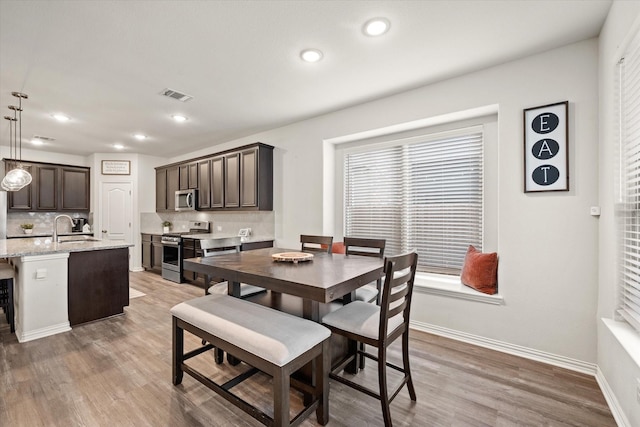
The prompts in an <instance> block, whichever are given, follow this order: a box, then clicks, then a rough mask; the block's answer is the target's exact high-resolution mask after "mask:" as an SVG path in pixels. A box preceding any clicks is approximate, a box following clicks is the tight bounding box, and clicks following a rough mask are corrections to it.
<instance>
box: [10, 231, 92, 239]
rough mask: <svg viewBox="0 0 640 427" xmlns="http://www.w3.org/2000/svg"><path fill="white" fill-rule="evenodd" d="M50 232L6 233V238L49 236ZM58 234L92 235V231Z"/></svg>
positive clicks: (60, 234)
mask: <svg viewBox="0 0 640 427" xmlns="http://www.w3.org/2000/svg"><path fill="white" fill-rule="evenodd" d="M51 236H53V234H52V233H31V234H25V233H20V234H7V239H32V238H34V237H51ZM58 236H93V231H91V232H89V233H83V232H76V233H58Z"/></svg>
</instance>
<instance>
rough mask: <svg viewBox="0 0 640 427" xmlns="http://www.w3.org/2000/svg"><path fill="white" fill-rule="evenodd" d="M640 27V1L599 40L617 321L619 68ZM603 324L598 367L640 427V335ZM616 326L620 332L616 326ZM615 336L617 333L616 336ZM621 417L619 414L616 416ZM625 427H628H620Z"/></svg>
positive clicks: (617, 5) (609, 292) (606, 295)
mask: <svg viewBox="0 0 640 427" xmlns="http://www.w3.org/2000/svg"><path fill="white" fill-rule="evenodd" d="M639 27H640V2H626V1H625V2H622V1H616V2H614V3H613V5H612V7H611V10H610V12H609V16H608V18H607V21H606V23H605V25H604V27H603V29H602V32H601V34H600V38H599V48H600V64H599V67H600V68H599V70H600V117H599V122H600V151H599V154H600V156H599V157H600V163H599V167H600V181H599V187H600V202H599V203H600V206H601V210H602V216H601V217H600V230H599V231H600V239H599V249H600V262H599V276H598V280H599V296H598V312H597V317H598V318H599V319H600V318H602V319H613V318H614V310H615V307H616V258H615V257H616V240H615V236H616V224H615V218H614V203H615V197H614V196H615V194H614V191H613V190H614V188H615V187H614V186H615V175H614V173H615V170H614V165H615V161H616V157H615V156H616V155H615V147H616V142H617V138H616V136H615V135H616V126H615V120H616V113H615V112H616V104H615V103H616V101H615V99H616V95H615V94H616V87H615V83H614V82H615V73H616V71H617V70H616V63H617V62H618V60H619V58H620V57H621V54H622V49H623V48H624V46H625V44H626V43H627V41H628V38H629V37H630V36H631V35H632V33H634V32H635V31H636V30H637V29H638V28H639ZM615 323H616V322H612V321H611V322H607V325H608V326H607V325H605V323H604V322H602V321H600V322H599V323H598V347H597V348H598V367H599V369H600V370H601V372H602V375H603V376H604V381H605V382H606V384H605V386H606V387H608V388H610V392H611V393H612V394H613V396H615V401H616V402H615V403H617V407H615V406H614V409H617V410H618V411H619V412H621V413H622V415H621V416H622V417H624V418H626V425H629V426H638V425H640V403H639V402H637V398H636V387H638V386H637V385H636V384H637V383H636V381H637V379H640V350H636V351H635V355H634V357H635V360H634V359H633V357H632V351H633V350H631V351H630V350H628V349H627V350H626V349H625V348H624V347H623V344H624V345H627V346H632V345H635V346H636V348H637V349H640V335H639V334H637V333H635V332H629V331H627V332H628V333H627V337H626V338H623V339H620V332H624V329H625V326H624V325H623V324H619V323H618V324H617V325H616V324H615ZM611 326H614V327H611ZM614 331H615V332H616V334H614ZM614 412H615V411H614ZM619 424H620V425H623V424H622V423H620V421H619Z"/></svg>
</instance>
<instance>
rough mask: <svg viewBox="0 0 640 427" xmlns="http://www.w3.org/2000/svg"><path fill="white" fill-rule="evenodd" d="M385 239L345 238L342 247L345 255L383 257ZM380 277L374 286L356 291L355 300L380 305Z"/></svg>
mask: <svg viewBox="0 0 640 427" xmlns="http://www.w3.org/2000/svg"><path fill="white" fill-rule="evenodd" d="M386 242H387V241H386V240H385V239H367V238H360V237H345V238H344V247H345V254H346V255H360V256H369V257H377V258H382V257H384V248H385V245H386ZM381 287H382V277H381V278H379V279H378V280H376V286H375V287H373V286H371V285H365V286H362V287H361V288H358V289H356V294H355V300H356V301H364V302H374V301H375V302H376V304H378V305H379V304H380V289H381Z"/></svg>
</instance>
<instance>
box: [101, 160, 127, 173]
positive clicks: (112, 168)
mask: <svg viewBox="0 0 640 427" xmlns="http://www.w3.org/2000/svg"><path fill="white" fill-rule="evenodd" d="M102 175H131V161H130V160H103V161H102Z"/></svg>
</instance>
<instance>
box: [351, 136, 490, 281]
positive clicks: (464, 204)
mask: <svg viewBox="0 0 640 427" xmlns="http://www.w3.org/2000/svg"><path fill="white" fill-rule="evenodd" d="M344 170H345V189H344V194H345V235H347V236H356V237H371V238H383V239H386V240H387V245H386V249H385V253H386V254H397V253H401V252H405V251H408V250H412V249H416V250H417V251H418V254H419V256H418V262H419V265H418V269H419V270H420V271H424V272H433V273H444V274H459V273H460V270H461V268H462V264H463V261H464V256H465V254H466V252H467V247H468V246H469V245H474V246H475V247H476V248H478V249H480V250H481V249H482V237H483V235H482V231H483V137H482V132H481V130H480V131H479V130H477V129H474V130H473V131H466V132H464V133H458V134H456V135H455V136H451V135H449V136H446V137H445V136H441V137H435V138H434V137H428V136H427V137H423V138H420V139H419V140H418V142H415V140H413V139H412V141H411V142H410V143H401V142H398V143H397V144H394V143H390V146H388V147H385V148H382V149H374V150H371V151H366V152H357V153H349V154H347V155H346V156H345V165H344Z"/></svg>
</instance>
